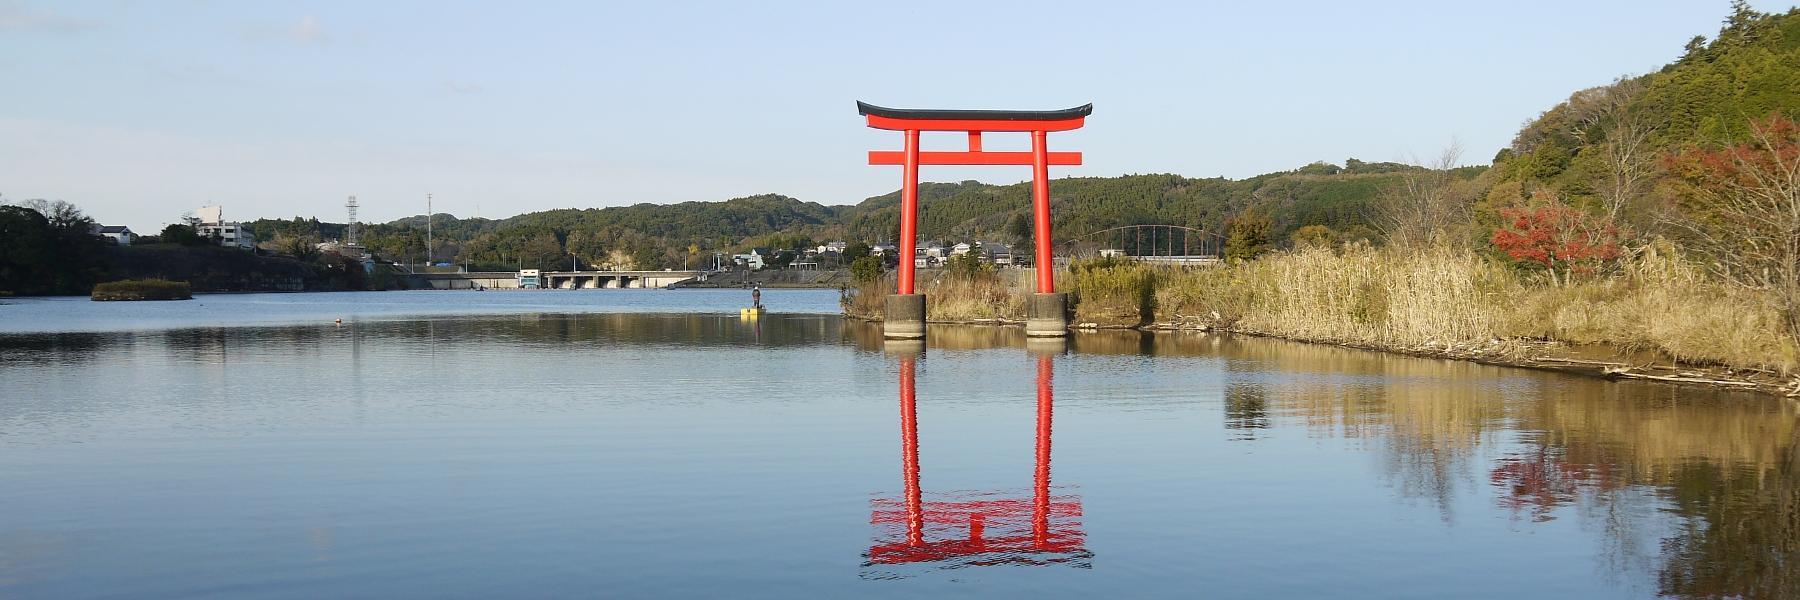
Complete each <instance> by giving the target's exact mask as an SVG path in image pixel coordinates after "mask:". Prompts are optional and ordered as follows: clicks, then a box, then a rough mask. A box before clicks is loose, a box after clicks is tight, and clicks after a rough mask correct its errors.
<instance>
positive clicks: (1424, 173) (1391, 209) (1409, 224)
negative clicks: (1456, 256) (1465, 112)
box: [1374, 140, 1469, 247]
mask: <svg viewBox="0 0 1800 600" xmlns="http://www.w3.org/2000/svg"><path fill="white" fill-rule="evenodd" d="M1461 158H1462V144H1461V143H1459V142H1457V141H1455V140H1452V141H1451V142H1450V145H1449V146H1448V147H1445V148H1444V150H1443V152H1441V153H1439V154H1438V156H1437V158H1436V159H1435V160H1434V161H1432V162H1431V163H1429V164H1423V161H1420V160H1418V159H1416V158H1415V159H1414V161H1413V162H1414V163H1415V164H1420V166H1422V167H1424V168H1423V169H1417V170H1411V171H1407V172H1406V173H1405V174H1403V175H1402V176H1401V179H1400V182H1399V183H1397V184H1395V185H1394V186H1392V187H1390V188H1388V189H1387V190H1386V191H1385V192H1383V193H1382V195H1381V197H1380V198H1378V199H1377V200H1376V204H1375V209H1376V215H1375V219H1374V222H1375V227H1376V228H1377V229H1378V230H1380V231H1381V233H1382V235H1383V236H1384V237H1386V238H1387V240H1388V243H1389V244H1393V245H1396V246H1402V247H1418V246H1425V245H1430V244H1436V243H1457V242H1459V241H1461V239H1462V238H1463V237H1466V236H1459V235H1458V234H1460V233H1465V232H1463V231H1462V230H1463V229H1464V228H1465V227H1467V224H1468V223H1469V212H1468V211H1469V202H1468V198H1465V197H1463V196H1464V194H1461V193H1459V192H1460V191H1461V190H1459V189H1458V186H1457V181H1456V174H1455V173H1453V172H1452V171H1451V169H1455V168H1456V166H1457V161H1459V160H1461Z"/></svg>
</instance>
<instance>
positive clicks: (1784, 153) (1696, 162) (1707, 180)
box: [1663, 113, 1800, 191]
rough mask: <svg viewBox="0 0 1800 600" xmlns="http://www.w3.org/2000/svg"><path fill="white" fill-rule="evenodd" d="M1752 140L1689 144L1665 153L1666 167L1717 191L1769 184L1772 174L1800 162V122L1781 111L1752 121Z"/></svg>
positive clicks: (1686, 178) (1779, 172)
mask: <svg viewBox="0 0 1800 600" xmlns="http://www.w3.org/2000/svg"><path fill="white" fill-rule="evenodd" d="M1750 133H1751V136H1750V137H1751V141H1749V142H1745V143H1742V144H1738V145H1736V146H1730V147H1725V148H1719V149H1706V148H1697V147H1693V148H1687V149H1685V150H1683V151H1681V152H1676V153H1671V154H1668V155H1666V156H1664V157H1663V167H1665V168H1667V169H1668V170H1669V172H1670V173H1673V174H1675V175H1676V176H1678V177H1681V178H1682V179H1684V180H1686V181H1687V182H1689V183H1690V184H1693V185H1696V186H1700V187H1702V188H1707V189H1710V190H1715V191H1723V190H1734V189H1754V188H1758V187H1764V186H1767V185H1768V184H1769V183H1770V181H1768V178H1769V176H1771V175H1776V176H1779V175H1782V174H1787V173H1789V172H1790V171H1791V170H1792V169H1793V166H1794V165H1795V164H1796V163H1800V124H1796V123H1795V122H1794V121H1793V120H1792V119H1789V118H1787V117H1786V116H1785V115H1782V114H1781V113H1774V114H1771V115H1769V116H1768V118H1765V119H1762V120H1760V121H1752V122H1751V123H1750Z"/></svg>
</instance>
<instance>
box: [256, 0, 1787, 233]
mask: <svg viewBox="0 0 1800 600" xmlns="http://www.w3.org/2000/svg"><path fill="white" fill-rule="evenodd" d="M1796 107H1800V17H1796V15H1795V13H1793V12H1789V13H1787V14H1782V15H1768V14H1762V13H1757V12H1756V11H1754V10H1751V9H1750V8H1749V7H1748V5H1747V4H1744V3H1742V2H1737V3H1734V5H1733V9H1732V12H1731V13H1730V14H1729V15H1728V16H1727V18H1726V19H1725V23H1724V26H1723V27H1722V28H1721V30H1720V32H1719V34H1718V35H1717V36H1716V37H1714V38H1713V39H1710V40H1708V39H1706V38H1703V37H1698V38H1695V39H1693V40H1691V41H1689V42H1688V43H1687V47H1686V51H1685V53H1684V54H1683V56H1682V57H1681V58H1680V59H1679V60H1677V61H1676V62H1674V63H1671V64H1669V65H1667V66H1665V67H1663V68H1661V69H1660V70H1657V71H1655V72H1652V73H1648V74H1645V75H1640V76H1632V77H1624V78H1620V79H1618V80H1616V81H1615V82H1614V83H1612V84H1610V85H1605V86H1600V87H1595V88H1592V89H1587V90H1582V91H1579V92H1576V93H1574V94H1573V95H1572V96H1571V97H1570V98H1569V100H1568V101H1566V102H1563V103H1561V104H1559V105H1557V106H1555V107H1552V108H1550V109H1549V110H1547V111H1546V112H1544V113H1543V114H1542V115H1540V116H1539V117H1538V118H1536V119H1534V120H1532V121H1531V122H1529V123H1527V124H1526V125H1525V126H1524V128H1523V129H1522V130H1521V131H1520V132H1519V134H1518V136H1517V138H1516V139H1515V141H1514V142H1513V144H1512V145H1511V146H1510V147H1508V148H1504V149H1501V150H1500V151H1499V152H1498V153H1497V154H1495V155H1494V156H1493V160H1492V166H1491V167H1488V166H1479V167H1462V166H1459V165H1461V164H1464V162H1465V161H1464V160H1462V159H1461V157H1459V156H1458V155H1457V154H1456V153H1454V152H1447V153H1446V154H1445V155H1443V156H1442V157H1440V158H1439V159H1438V160H1435V161H1432V162H1431V164H1428V165H1422V166H1412V165H1402V164H1395V163H1368V162H1363V161H1359V160H1355V159H1349V160H1346V161H1344V163H1343V164H1342V165H1338V164H1331V163H1325V162H1318V163H1313V164H1311V165H1307V166H1304V167H1301V168H1298V169H1295V170H1293V171H1287V172H1281V173H1271V174H1267V175H1261V176H1257V177H1251V178H1248V179H1241V180H1228V179H1221V178H1211V179H1190V178H1186V177H1182V176H1180V175H1172V174H1154V175H1127V176H1121V177H1107V178H1066V179H1058V180H1056V181H1055V182H1054V183H1053V185H1052V186H1051V195H1052V201H1053V211H1052V212H1053V214H1054V215H1055V223H1054V234H1055V237H1056V238H1057V239H1056V240H1055V241H1056V242H1062V241H1064V240H1067V239H1070V238H1073V237H1077V236H1080V235H1083V234H1085V233H1089V232H1093V231H1098V230H1101V229H1106V228H1109V227H1115V226H1119V225H1133V224H1168V225H1183V226H1189V227H1196V228H1201V229H1205V230H1208V231H1213V232H1218V233H1220V234H1222V235H1223V234H1226V233H1227V232H1228V230H1229V229H1230V225H1231V224H1232V222H1233V221H1234V220H1240V219H1243V218H1244V217H1250V218H1248V219H1246V220H1245V222H1246V223H1248V224H1252V225H1253V227H1244V228H1240V229H1241V231H1240V233H1241V234H1245V235H1248V236H1250V237H1252V238H1254V239H1250V240H1247V241H1246V242H1245V243H1244V244H1243V245H1242V246H1241V247H1242V248H1245V249H1248V251H1250V253H1251V254H1254V252H1255V251H1260V250H1262V249H1268V248H1278V247H1282V246H1284V245H1287V244H1289V243H1290V240H1291V239H1292V237H1291V236H1292V235H1293V234H1294V232H1295V231H1297V230H1299V229H1300V228H1302V227H1307V231H1306V232H1305V233H1304V236H1303V237H1305V238H1306V239H1310V240H1322V241H1347V240H1354V239H1368V240H1371V241H1373V242H1375V243H1378V244H1379V243H1388V242H1394V241H1407V240H1409V239H1411V238H1419V237H1449V238H1454V239H1456V240H1458V241H1459V242H1460V243H1470V244H1474V245H1477V246H1482V247H1484V248H1486V249H1487V250H1488V251H1494V252H1498V251H1499V249H1498V248H1495V247H1489V246H1487V244H1488V242H1489V238H1490V237H1491V236H1492V234H1493V232H1494V231H1495V229H1496V227H1497V226H1499V225H1500V224H1501V223H1502V221H1504V220H1505V216H1504V214H1503V213H1506V212H1507V211H1508V210H1512V209H1515V208H1522V207H1530V206H1536V205H1541V204H1543V203H1546V202H1551V203H1555V204H1558V205H1568V206H1571V207H1574V208H1577V209H1580V210H1581V211H1584V213H1583V214H1587V215H1591V216H1593V217H1595V218H1599V219H1603V220H1604V221H1605V222H1606V223H1608V224H1609V225H1607V226H1617V227H1620V228H1622V231H1626V232H1628V233H1629V234H1630V235H1629V236H1627V237H1633V236H1636V237H1637V238H1639V239H1642V238H1643V237H1644V236H1647V235H1650V234H1660V233H1667V231H1666V230H1667V223H1668V222H1669V221H1670V220H1671V215H1673V214H1674V213H1675V212H1676V209H1677V204H1678V198H1679V197H1680V196H1681V193H1682V190H1683V188H1682V187H1681V186H1682V183H1681V181H1680V178H1678V177H1671V171H1670V166H1669V165H1668V164H1666V163H1668V161H1669V160H1670V159H1669V157H1670V156H1671V155H1672V154H1673V153H1675V152H1677V151H1679V150H1680V149H1682V148H1687V147H1698V146H1716V145H1719V144H1726V143H1732V142H1737V141H1741V140H1743V139H1745V136H1747V135H1748V134H1749V132H1750V131H1751V124H1752V123H1753V122H1755V121H1756V120H1757V119H1760V118H1765V117H1768V116H1770V115H1774V114H1783V113H1785V114H1789V115H1791V114H1793V113H1794V111H1795V109H1796ZM1486 152H1487V150H1480V151H1479V153H1480V154H1482V155H1483V156H1485V155H1486ZM1029 195H1030V188H1029V185H1028V184H1026V183H1017V184H1012V185H990V184H984V183H980V182H975V181H964V182H960V183H928V184H924V185H923V186H922V187H921V206H922V211H921V215H920V219H921V222H920V235H921V237H922V238H924V239H928V240H930V239H936V240H943V241H961V240H968V239H985V240H995V241H1002V242H1011V243H1014V244H1025V245H1030V244H1031V243H1032V240H1030V239H1029V236H1030V225H1029V224H1030V208H1029ZM898 204H899V192H897V191H896V192H890V193H887V194H883V195H880V196H875V197H872V198H869V199H867V200H865V201H863V202H861V203H859V204H856V205H853V206H825V205H821V204H818V203H813V202H804V201H801V200H798V199H795V198H790V197H787V196H781V195H777V194H765V195H759V196H750V197H745V198H737V199H732V200H726V201H723V202H684V203H680V204H669V205H657V204H637V205H633V206H623V207H614V208H602V209H564V210H553V211H545V212H537V213H530V214H524V215H519V216H515V217H511V218H506V219H498V220H494V219H459V218H456V217H453V216H451V215H443V214H440V215H438V216H437V218H436V219H435V220H434V222H433V229H434V233H435V238H434V243H435V245H436V247H435V248H434V249H433V251H432V256H434V257H436V258H437V259H438V260H449V261H457V262H467V263H471V264H475V265H493V266H507V267H516V266H526V267H530V266H534V265H535V266H550V265H555V264H566V263H567V262H568V260H569V258H570V256H571V255H573V256H574V257H576V258H578V259H579V260H580V261H582V262H584V263H586V264H590V265H600V266H632V267H637V268H660V267H691V266H695V265H698V264H701V263H703V262H705V261H706V260H708V259H709V258H710V256H711V255H712V253H714V252H736V251H741V250H744V249H747V248H750V247H758V246H764V247H795V246H800V245H804V244H807V243H809V242H812V241H823V240H827V239H843V240H860V241H865V242H870V243H874V242H885V241H892V238H893V236H894V235H895V233H896V232H897V230H898ZM252 227H253V230H254V231H255V232H256V234H257V235H258V238H259V239H262V240H268V241H277V242H278V243H277V244H275V245H276V247H283V246H286V245H296V244H298V243H299V242H302V241H311V240H319V239H333V238H337V237H339V236H341V234H342V229H343V226H342V225H340V224H332V223H321V222H318V221H316V220H310V219H308V220H298V219H296V220H265V221H258V222H256V223H255V224H254V225H253V226H252ZM365 230H366V231H365V234H364V241H365V243H366V245H368V246H370V247H371V248H374V249H376V250H377V251H378V252H381V253H382V254H383V255H385V256H388V257H391V258H395V259H399V260H408V261H418V260H422V259H423V257H424V255H425V232H424V217H423V216H417V217H410V218H407V219H401V220H398V221H394V222H391V223H386V224H379V225H371V226H366V227H365Z"/></svg>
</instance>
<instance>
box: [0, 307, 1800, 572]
mask: <svg viewBox="0 0 1800 600" xmlns="http://www.w3.org/2000/svg"><path fill="white" fill-rule="evenodd" d="M764 298H765V301H767V302H768V303H769V304H771V305H773V306H774V310H776V311H780V312H778V313H776V314H772V315H769V316H767V317H764V318H762V319H760V320H756V321H744V320H740V319H739V318H738V317H737V315H736V311H737V308H738V307H739V306H741V305H742V304H743V303H744V302H745V300H746V295H745V294H744V293H743V292H741V291H703V290H694V291H658V290H646V291H635V290H596V291H575V292H570V291H545V292H484V293H477V292H384V293H368V294H351V293H346V294H286V295H230V296H204V297H202V298H200V299H198V300H195V301H191V302H174V303H93V302H88V301H86V300H74V299H48V300H39V299H30V300H23V299H14V300H6V301H5V302H6V303H5V304H4V305H0V597H4V598H340V597H366V598H396V597H428V598H450V597H464V598H494V597H520V596H533V597H542V596H549V597H670V596H674V597H778V598H791V597H921V596H923V597H984V598H985V597H995V596H1007V597H1012V596H1027V595H1030V596H1054V597H1121V596H1127V597H1195V596H1202V597H1220V598H1268V597H1337V598H1449V597H1455V598H1644V597H1656V596H1659V595H1660V596H1674V597H1695V598H1717V597H1755V598H1783V597H1787V598H1791V597H1795V594H1796V590H1797V589H1800V588H1797V587H1796V586H1797V585H1800V583H1797V582H1800V572H1797V571H1800V561H1797V558H1800V557H1797V556H1796V554H1795V553H1796V551H1797V547H1800V481H1797V480H1796V477H1795V475H1796V474H1795V472H1794V470H1795V468H1796V460H1797V459H1800V437H1797V436H1800V429H1797V428H1796V419H1795V417H1796V415H1795V409H1794V408H1793V406H1792V405H1790V404H1789V403H1787V402H1785V401H1781V400H1776V399H1771V398H1767V397H1761V396H1753V395H1738V394H1729V393H1721V392H1715V391H1709V390H1696V389H1688V388H1676V387H1668V386H1662V385H1651V384H1642V383H1616V382H1605V381H1599V380H1592V379H1583V378H1576V377H1570V376H1563V375H1557V374H1550V373H1541V372H1534V371H1527V370H1518V369H1507V368H1499V367H1486V366H1479V365H1473V364H1467V363H1459V362H1449V361H1437V360H1425V359H1416V358H1407V357H1399V356H1391V355H1384V354H1379V353H1370V352H1361V351H1354V350H1346V349H1340V348H1333V347H1324V346H1311V345H1304V344H1295V343H1287V342H1279V341H1271V340H1263V339H1246V338H1236V337H1227V336H1218V335H1203V334H1169V333H1159V334H1139V333H1135V332H1103V333H1089V334H1081V335H1077V336H1074V337H1072V338H1071V339H1070V340H1069V341H1068V342H1067V343H1066V344H1062V345H1059V346H1039V345H1037V344H1035V343H1034V344H1032V345H1027V344H1026V343H1025V340H1024V338H1023V336H1022V334H1021V333H1020V332H1019V331H1018V330H1016V329H1001V328H976V327H961V328H957V327H935V326H934V327H933V328H932V329H931V331H930V338H929V342H928V344H927V345H924V346H907V345H891V344H884V343H883V342H882V340H881V337H880V331H879V329H878V328H877V327H873V326H869V325H866V324H862V323H856V322H846V321H844V320H841V319H839V318H838V317H836V316H833V315H832V314H831V313H833V312H835V310H836V302H837V296H836V292H834V291H784V290H768V291H765V295H764ZM338 318H342V319H343V320H344V323H343V325H342V326H338V325H335V324H333V323H332V321H334V320H335V319H338Z"/></svg>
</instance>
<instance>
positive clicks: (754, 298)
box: [750, 285, 762, 309]
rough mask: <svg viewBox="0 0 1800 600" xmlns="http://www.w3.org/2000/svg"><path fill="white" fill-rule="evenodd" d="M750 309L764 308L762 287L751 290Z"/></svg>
mask: <svg viewBox="0 0 1800 600" xmlns="http://www.w3.org/2000/svg"><path fill="white" fill-rule="evenodd" d="M750 308H755V309H761V308H762V286H760V285H758V286H755V287H752V288H750Z"/></svg>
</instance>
